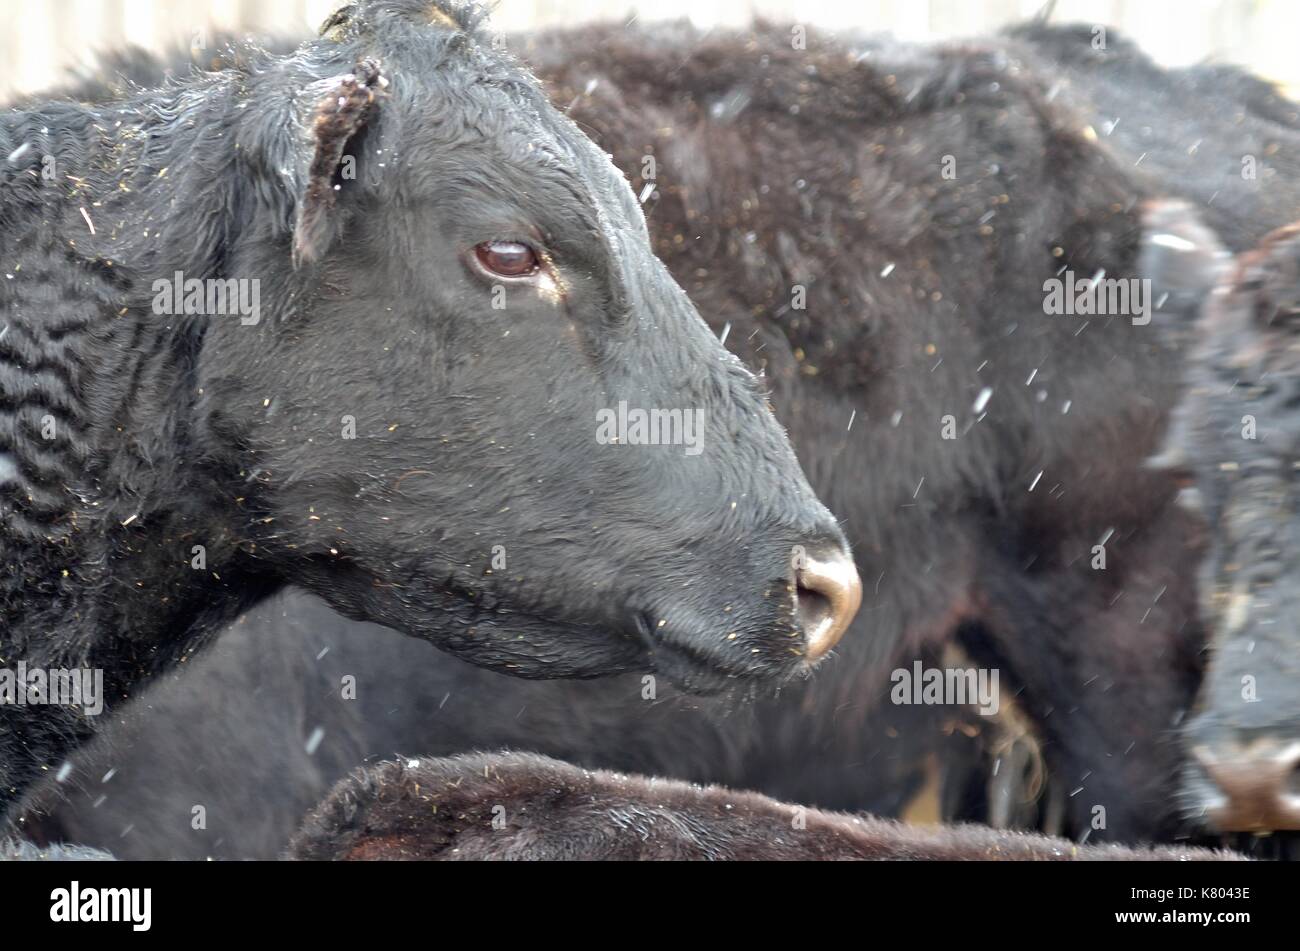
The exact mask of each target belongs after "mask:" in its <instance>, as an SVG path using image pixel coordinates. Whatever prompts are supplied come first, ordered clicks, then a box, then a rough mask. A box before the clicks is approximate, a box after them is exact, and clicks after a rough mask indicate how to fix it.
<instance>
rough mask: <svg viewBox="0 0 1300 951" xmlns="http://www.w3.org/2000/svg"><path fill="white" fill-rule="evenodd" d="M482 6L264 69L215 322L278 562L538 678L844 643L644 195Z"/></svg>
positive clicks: (347, 24)
mask: <svg viewBox="0 0 1300 951" xmlns="http://www.w3.org/2000/svg"><path fill="white" fill-rule="evenodd" d="M472 20H473V15H472V13H467V12H466V11H465V10H463V9H461V8H459V7H455V8H453V7H449V6H443V5H433V4H430V3H428V2H421V3H415V2H406V0H389V2H371V3H361V4H357V5H355V6H352V7H348V8H345V9H344V10H343V11H341V12H340V13H339V14H336V15H335V16H334V17H333V18H331V20H330V22H329V23H328V24H327V29H326V33H325V35H324V36H323V37H322V38H321V39H319V40H317V41H315V42H313V43H310V44H308V45H307V46H305V47H303V48H302V49H301V50H300V51H299V52H298V53H297V54H295V55H294V56H292V57H289V58H285V59H281V60H270V61H269V62H268V63H266V64H263V65H261V66H260V67H258V68H257V69H254V70H252V71H251V72H250V75H249V78H248V82H249V83H250V89H249V91H248V93H247V98H246V102H247V108H246V109H245V110H244V114H243V115H241V116H240V118H239V120H238V130H237V132H236V137H237V139H238V143H239V144H238V147H239V149H241V150H242V151H243V152H244V154H245V158H244V160H243V162H242V164H241V165H240V173H241V176H242V178H241V180H240V181H238V182H237V183H236V185H235V187H236V188H238V189H243V190H244V191H245V192H246V194H243V195H240V196H238V197H236V198H235V199H232V205H236V206H238V208H239V209H240V211H241V212H245V211H246V213H247V215H248V220H247V221H246V222H245V224H244V225H243V226H242V227H241V228H240V237H239V239H238V240H237V241H236V242H235V243H234V244H233V246H232V247H231V248H230V249H229V251H228V254H227V264H226V267H225V272H226V275H227V276H231V277H236V278H239V277H247V278H259V279H260V286H261V287H262V288H263V290H262V292H261V308H262V316H261V317H260V318H259V320H258V321H257V322H256V323H252V322H251V321H242V320H227V321H225V322H216V323H214V324H213V325H212V326H211V327H210V328H209V329H208V331H207V334H206V337H205V341H204V349H203V355H202V363H201V368H200V369H201V377H202V386H203V392H204V393H205V397H206V400H207V402H208V405H209V406H211V407H212V408H213V409H212V413H213V420H212V427H213V430H214V431H215V432H217V433H219V434H220V436H221V438H222V439H223V440H226V441H230V442H233V443H235V444H237V445H238V446H240V447H241V449H242V452H243V458H244V469H245V471H247V472H248V473H249V478H250V479H251V483H252V488H251V489H250V492H249V494H248V500H247V503H246V504H247V506H248V508H249V509H250V510H252V511H254V512H255V513H256V517H255V518H254V519H253V522H254V524H255V526H256V529H255V532H254V535H255V538H254V539H253V541H254V544H255V545H256V549H257V552H258V555H259V557H262V558H265V559H268V560H270V561H272V562H273V563H274V564H275V565H276V567H277V570H279V571H280V572H281V573H282V574H283V575H284V577H286V578H287V579H289V580H290V581H294V582H297V583H300V584H303V585H305V586H307V587H309V588H311V589H312V590H314V591H316V592H318V593H320V594H321V595H322V596H323V597H325V598H326V599H327V600H328V601H329V602H330V603H331V604H332V605H333V606H334V607H336V608H337V609H339V610H340V611H342V612H344V613H346V614H348V615H351V616H353V617H356V618H365V619H368V620H373V621H378V622H380V623H383V624H386V625H389V626H391V627H395V628H398V629H400V630H403V631H405V632H407V633H410V634H414V635H418V636H425V637H429V638H431V639H433V640H435V641H436V642H437V643H438V644H439V646H441V647H444V648H446V649H448V650H451V651H453V652H455V653H457V654H459V655H461V656H462V657H464V658H466V659H468V660H471V661H473V662H475V663H479V664H482V665H486V666H491V667H494V668H498V669H501V670H504V671H507V672H510V673H513V674H516V675H519V676H526V677H557V676H591V675H597V674H603V673H609V672H614V671H617V670H622V669H627V668H633V667H637V666H639V665H641V664H642V663H643V662H644V661H645V660H646V659H647V658H653V660H654V662H655V664H656V665H657V666H658V667H659V669H661V670H663V671H665V672H666V673H667V674H669V675H670V677H671V678H672V679H674V680H676V681H679V682H682V683H684V684H686V685H688V686H694V687H698V688H700V689H708V688H711V687H715V686H721V685H724V684H727V683H729V682H733V681H734V679H735V678H740V679H746V678H755V677H781V676H787V675H789V674H791V673H794V672H797V671H800V670H802V669H804V668H806V667H807V665H808V664H809V662H810V661H812V660H815V659H816V658H817V657H819V656H821V655H822V654H824V653H825V651H826V650H827V649H828V648H829V646H830V644H832V643H833V642H834V640H835V639H836V638H837V637H838V636H839V634H840V633H841V632H842V631H843V630H844V628H845V627H846V626H847V623H848V621H849V619H850V618H851V616H852V614H853V612H854V610H855V609H856V605H857V599H858V590H859V589H858V581H857V576H856V573H855V572H854V570H853V566H852V561H851V559H850V557H849V556H848V554H847V552H846V546H845V542H844V539H843V536H842V535H841V533H840V531H839V528H838V527H837V525H836V523H835V521H834V519H833V518H832V517H831V516H830V514H829V513H828V512H827V511H826V510H825V508H823V507H822V505H821V504H820V503H819V502H818V501H817V499H816V498H815V496H814V495H813V493H812V491H811V490H810V489H809V487H808V484H807V482H806V481H805V479H804V476H803V474H802V473H801V471H800V469H799V466H798V464H797V462H796V460H795V458H794V455H793V452H792V451H791V448H790V445H789V443H788V442H787V440H786V437H785V434H784V432H783V431H782V429H781V427H780V426H779V425H778V424H777V422H776V420H775V419H774V418H773V416H772V414H771V412H770V409H769V408H768V406H767V405H766V403H765V400H764V396H763V394H762V393H761V391H760V387H759V385H758V383H757V381H756V380H755V378H754V377H753V376H752V375H751V374H750V373H749V372H748V371H747V370H745V369H744V368H743V367H742V366H741V364H740V363H739V362H738V361H737V360H736V359H735V358H734V357H732V356H730V355H729V354H728V353H727V352H726V351H725V350H724V349H723V348H722V346H720V345H719V343H718V341H717V340H716V339H715V338H714V336H713V335H712V334H711V333H710V331H709V329H708V327H707V326H706V324H705V323H704V321H703V320H701V318H700V315H699V314H698V313H697V312H696V310H695V308H694V307H693V306H692V304H691V302H690V300H688V299H687V297H686V295H685V293H684V292H683V291H682V289H681V288H680V287H679V286H678V285H677V284H676V283H675V282H674V281H673V280H672V278H671V277H670V276H669V274H668V272H667V271H666V269H665V268H664V267H663V265H662V264H661V263H660V261H659V260H658V259H657V258H656V257H655V256H654V254H653V253H652V251H651V248H650V242H649V239H648V237H647V232H646V225H645V220H644V218H643V216H642V213H641V209H640V206H639V205H638V203H637V200H636V197H635V196H634V195H633V193H632V191H631V189H630V187H629V185H628V183H627V181H626V180H625V179H624V178H623V177H622V176H621V174H620V173H619V172H618V171H617V170H616V169H615V168H614V167H613V165H612V164H611V163H610V161H609V159H608V157H607V156H606V155H604V154H603V153H601V152H600V151H599V150H598V149H597V148H596V147H595V146H594V145H593V144H592V142H591V141H590V140H588V139H587V138H586V137H585V136H584V135H583V134H582V132H581V131H579V129H578V127H577V126H576V125H575V124H574V123H572V122H571V121H569V120H568V119H567V118H565V117H564V116H563V115H561V114H560V113H559V112H558V111H556V109H554V108H553V107H552V106H551V105H550V104H549V103H548V101H547V100H546V98H545V96H544V95H543V94H542V93H541V92H540V91H539V90H538V88H537V86H536V84H535V83H534V81H533V80H532V79H531V77H530V76H528V75H527V74H526V73H525V72H523V71H522V70H521V69H520V68H518V67H517V66H516V65H514V63H513V62H512V61H511V60H510V59H509V58H508V57H507V56H505V55H504V54H503V53H501V52H499V51H497V50H495V49H494V48H493V47H492V45H491V44H490V43H489V42H488V41H487V40H486V39H484V38H482V37H480V36H479V35H477V33H476V30H475V25H474V23H473V22H472Z"/></svg>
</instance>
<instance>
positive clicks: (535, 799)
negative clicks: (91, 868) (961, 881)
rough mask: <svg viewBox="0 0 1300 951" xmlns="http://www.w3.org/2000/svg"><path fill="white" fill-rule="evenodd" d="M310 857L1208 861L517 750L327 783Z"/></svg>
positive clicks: (392, 767) (308, 837)
mask: <svg viewBox="0 0 1300 951" xmlns="http://www.w3.org/2000/svg"><path fill="white" fill-rule="evenodd" d="M287 855H288V857H289V858H293V859H313V860H343V861H364V860H394V859H397V860H443V861H447V860H452V861H475V860H480V861H481V860H485V859H486V860H516V861H518V860H531V861H545V860H550V861H554V860H557V859H564V860H580V861H610V860H622V861H647V860H650V861H655V860H663V861H671V860H677V861H682V860H687V861H690V860H696V861H699V860H707V861H827V860H832V861H833V860H874V861H918V860H928V861H1048V862H1059V861H1092V862H1096V861H1128V862H1131V861H1188V860H1198V861H1213V860H1216V859H1218V860H1222V859H1229V858H1232V856H1230V855H1228V854H1225V853H1214V852H1209V851H1206V850H1203V849H1174V848H1167V847H1166V848H1155V849H1126V848H1121V847H1119V846H1114V845H1110V846H1080V845H1076V844H1075V843H1073V842H1070V841H1068V840H1064V839H1051V838H1048V837H1046V836H1038V835H1027V834H1024V833H1016V832H998V831H994V830H992V829H987V828H982V827H979V826H948V827H937V828H924V827H916V826H906V825H903V824H901V823H898V822H891V821H888V820H884V819H876V818H873V817H871V816H854V815H849V814H845V813H828V812H823V811H821V810H817V809H808V808H806V807H804V806H797V805H791V804H789V803H782V802H778V801H776V800H773V799H769V798H768V797H766V796H760V795H758V794H756V793H750V792H733V791H731V790H728V789H723V788H719V787H716V786H710V787H699V786H690V785H687V784H686V783H682V782H676V781H673V780H665V779H649V778H645V777H640V776H631V775H627V774H619V773H610V772H606V771H602V770H597V771H594V772H588V771H584V770H581V769H578V768H577V767H574V766H571V765H569V764H566V763H561V762H559V761H557V760H551V759H547V758H545V757H541V756H533V755H528V754H478V755H468V756H460V757H454V758H452V759H444V760H430V759H417V760H409V761H403V762H396V761H395V762H388V763H381V764H378V765H375V766H370V767H366V768H364V769H361V770H358V771H357V772H356V773H354V774H353V775H352V776H349V777H348V778H347V779H346V780H344V781H343V782H341V783H339V784H338V786H336V787H335V788H334V789H333V790H332V791H331V793H330V795H329V796H328V797H327V798H326V799H325V801H324V802H322V803H321V804H320V805H319V806H318V807H317V808H316V809H314V810H313V811H312V812H311V814H310V815H308V817H307V819H306V821H305V822H304V824H303V828H302V829H300V830H299V831H298V833H297V834H296V835H295V836H294V839H293V841H292V842H291V843H290V846H289V850H288V853H287Z"/></svg>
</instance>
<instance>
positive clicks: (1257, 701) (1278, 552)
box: [1153, 225, 1300, 832]
mask: <svg viewBox="0 0 1300 951" xmlns="http://www.w3.org/2000/svg"><path fill="white" fill-rule="evenodd" d="M1298 327H1300V225H1291V226H1289V227H1286V228H1283V229H1280V230H1278V231H1276V232H1274V233H1273V234H1271V235H1269V236H1268V237H1267V238H1265V240H1264V241H1263V242H1262V243H1261V245H1260V247H1259V248H1257V249H1254V250H1251V251H1247V252H1245V253H1243V254H1241V255H1239V256H1238V259H1237V261H1236V263H1235V265H1234V266H1233V267H1232V268H1231V269H1230V270H1229V271H1228V272H1227V273H1226V274H1225V275H1224V277H1223V280H1222V283H1221V284H1220V286H1219V288H1218V289H1217V291H1216V293H1215V294H1214V295H1213V297H1212V298H1211V300H1210V302H1209V303H1208V304H1207V306H1206V313H1205V316H1204V318H1203V320H1202V321H1201V325H1200V328H1199V329H1200V331H1201V333H1200V334H1199V336H1200V338H1201V339H1200V341H1199V343H1198V345H1197V349H1196V352H1195V354H1194V357H1193V359H1192V360H1191V362H1190V369H1189V381H1188V392H1187V396H1186V398H1185V399H1184V401H1183V402H1182V403H1181V404H1180V405H1179V407H1178V409H1177V411H1176V414H1175V422H1174V425H1173V427H1172V430H1171V433H1170V436H1169V442H1168V447H1167V449H1166V451H1165V452H1164V453H1162V454H1161V456H1160V457H1158V458H1157V459H1156V460H1153V464H1155V465H1158V466H1164V467H1168V468H1170V469H1171V470H1172V471H1175V472H1183V473H1186V474H1187V475H1188V476H1189V477H1190V480H1191V485H1190V486H1189V488H1187V489H1186V490H1185V493H1186V496H1187V500H1186V501H1187V504H1188V505H1190V506H1192V507H1194V508H1196V509H1198V510H1199V511H1201V512H1203V514H1204V516H1205V519H1206V522H1207V525H1208V526H1209V530H1210V531H1209V537H1210V541H1211V544H1210V548H1209V551H1208V553H1207V555H1206V558H1205V561H1204V563H1203V564H1202V567H1201V579H1200V583H1201V597H1202V601H1203V605H1204V607H1203V611H1204V614H1205V616H1206V618H1207V619H1208V621H1209V628H1210V645H1211V648H1212V650H1213V660H1212V663H1211V664H1210V667H1209V670H1208V671H1207V674H1206V677H1205V681H1204V683H1203V684H1202V687H1201V693H1200V698H1199V701H1198V704H1197V707H1198V709H1197V714H1196V716H1195V717H1194V718H1192V720H1191V721H1190V722H1189V723H1188V725H1187V728H1186V731H1185V742H1186V743H1187V746H1188V749H1189V753H1190V755H1189V757H1188V762H1187V766H1186V768H1185V776H1184V784H1183V789H1182V798H1183V803H1184V806H1185V808H1186V811H1187V813H1188V815H1189V817H1191V818H1192V819H1193V820H1197V821H1204V822H1205V823H1206V824H1207V825H1209V826H1210V827H1212V828H1215V829H1219V830H1224V831H1246V832H1257V831H1270V830H1280V829H1300V785H1298V783H1297V779H1298V777H1300V695H1298V694H1297V691H1296V683H1297V678H1298V677H1300V640H1297V629H1296V621H1297V618H1300V603H1297V599H1300V520H1297V518H1296V503H1297V493H1296V489H1295V482H1296V470H1297V467H1298V466H1300V425H1297V413H1296V408H1297V406H1300V332H1298V330H1297V328H1298Z"/></svg>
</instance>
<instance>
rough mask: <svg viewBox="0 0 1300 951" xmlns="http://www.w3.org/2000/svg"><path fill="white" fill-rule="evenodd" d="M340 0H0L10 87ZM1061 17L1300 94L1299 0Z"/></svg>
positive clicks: (994, 0)
mask: <svg viewBox="0 0 1300 951" xmlns="http://www.w3.org/2000/svg"><path fill="white" fill-rule="evenodd" d="M334 5H335V0H0V24H3V26H2V27H0V29H2V30H3V32H2V33H0V97H3V96H6V95H9V94H11V93H13V92H30V91H35V90H39V89H41V88H44V87H46V86H50V85H53V84H55V83H57V82H58V81H59V80H60V79H61V78H62V77H63V75H64V74H65V70H66V69H67V68H68V67H70V66H73V65H76V64H79V63H87V62H88V61H93V58H94V57H93V54H94V53H95V52H96V51H97V50H102V49H106V48H112V47H114V46H117V45H120V44H121V43H122V42H123V41H127V42H132V43H137V44H140V45H142V46H146V47H149V48H154V49H156V48H162V47H166V46H171V45H176V44H189V43H190V42H192V38H193V37H194V35H195V33H196V31H199V30H202V29H203V28H205V27H208V28H211V27H224V28H228V29H238V30H257V31H261V32H282V33H294V34H296V33H300V32H302V31H303V30H305V29H315V27H316V26H318V25H319V23H320V21H321V20H322V19H323V18H324V17H325V15H326V14H327V13H328V12H329V11H330V10H331V9H332V8H333V7H334ZM1041 7H1042V0H500V2H499V3H498V4H496V13H495V15H494V16H493V20H492V22H493V25H494V28H496V29H500V30H514V29H524V28H528V27H531V26H547V25H554V24H559V23H573V22H581V21H584V20H593V19H611V18H622V19H624V20H627V19H631V18H632V17H633V16H639V17H642V18H645V19H668V18H678V17H689V18H690V19H691V20H693V21H695V22H696V23H697V24H699V25H700V26H709V25H715V24H717V25H730V26H738V25H743V24H744V23H746V22H747V21H748V20H749V19H750V18H751V17H753V16H755V15H760V16H766V17H768V18H770V19H776V20H788V21H790V22H799V23H805V24H814V25H817V26H822V27H826V28H831V29H834V28H837V27H852V28H855V29H859V30H861V29H865V30H871V31H877V30H879V31H888V32H892V33H894V34H896V35H898V36H900V37H903V38H906V39H925V38H927V37H948V36H961V35H969V34H973V33H979V32H986V31H989V30H993V29H996V28H997V27H999V26H1001V25H1003V24H1005V23H1009V22H1012V21H1015V20H1018V19H1022V18H1024V17H1027V16H1030V15H1032V14H1034V13H1036V12H1037V11H1038V10H1039V9H1040V8H1041ZM1053 20H1054V21H1055V22H1070V21H1081V22H1084V23H1090V24H1098V23H1104V24H1107V25H1110V26H1114V27H1118V28H1120V29H1122V30H1125V31H1127V32H1128V33H1129V34H1131V35H1132V36H1133V37H1134V38H1135V39H1137V40H1138V41H1139V42H1140V43H1141V44H1142V46H1143V47H1144V48H1145V49H1147V50H1148V51H1149V52H1150V53H1151V54H1152V55H1153V56H1154V57H1155V58H1156V59H1158V60H1160V61H1161V62H1164V63H1166V64H1168V65H1182V64H1186V63H1192V62H1197V61H1199V60H1202V59H1217V60H1221V61H1227V62H1236V63H1242V64H1245V65H1247V66H1249V67H1251V68H1252V69H1253V70H1254V71H1255V72H1257V73H1259V74H1261V75H1263V76H1266V77H1268V78H1271V79H1274V80H1277V81H1279V82H1281V83H1283V84H1284V85H1286V86H1287V87H1288V88H1289V89H1290V90H1291V92H1292V93H1293V94H1300V52H1298V51H1297V50H1296V46H1297V44H1300V0H1058V2H1057V4H1056V7H1055V12H1054V14H1053Z"/></svg>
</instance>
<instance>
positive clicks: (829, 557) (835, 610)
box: [794, 548, 862, 662]
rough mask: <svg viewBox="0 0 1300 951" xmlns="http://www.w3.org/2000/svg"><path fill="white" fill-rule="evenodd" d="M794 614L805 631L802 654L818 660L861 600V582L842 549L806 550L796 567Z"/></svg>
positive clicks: (846, 626) (842, 633)
mask: <svg viewBox="0 0 1300 951" xmlns="http://www.w3.org/2000/svg"><path fill="white" fill-rule="evenodd" d="M794 598H795V615H796V616H797V617H798V619H799V626H800V627H802V628H803V634H804V645H805V646H804V657H805V659H807V660H808V661H809V662H812V661H817V660H820V659H821V658H822V657H823V656H825V654H826V652H827V651H829V650H830V649H831V648H832V647H834V646H835V644H836V642H837V641H839V639H840V638H841V637H842V636H843V635H844V632H845V631H846V630H847V629H848V626H849V624H850V623H851V622H852V620H853V616H854V615H855V614H857V613H858V606H859V605H860V604H862V582H861V581H860V580H859V579H858V569H857V568H856V567H855V566H854V564H853V559H852V557H850V556H849V554H848V552H846V551H844V550H843V549H838V548H837V549H835V550H832V551H825V552H822V553H820V554H818V555H813V554H805V555H804V556H803V557H802V558H801V559H799V563H798V567H796V568H795V595H794Z"/></svg>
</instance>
